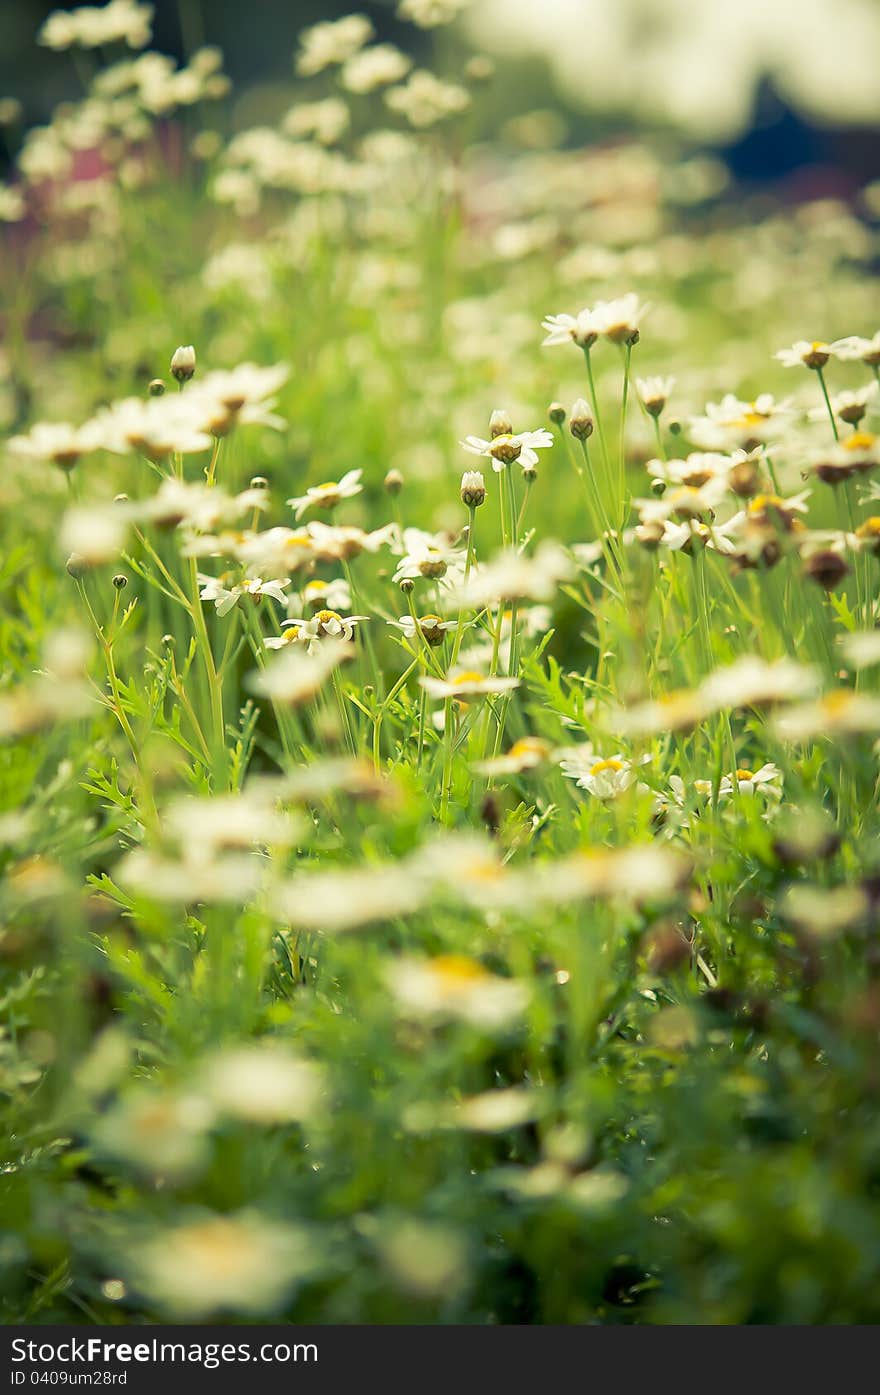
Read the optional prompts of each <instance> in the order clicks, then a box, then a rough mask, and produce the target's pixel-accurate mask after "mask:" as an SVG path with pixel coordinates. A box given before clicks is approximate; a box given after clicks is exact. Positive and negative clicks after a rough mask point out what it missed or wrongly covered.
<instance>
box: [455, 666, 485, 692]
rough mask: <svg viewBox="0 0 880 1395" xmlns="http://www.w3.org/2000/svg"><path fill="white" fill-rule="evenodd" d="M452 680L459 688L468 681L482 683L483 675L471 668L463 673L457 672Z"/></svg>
mask: <svg viewBox="0 0 880 1395" xmlns="http://www.w3.org/2000/svg"><path fill="white" fill-rule="evenodd" d="M452 682H453V684H454V685H455V687H457V688H460V687H463V686H465V685H466V684H468V683H482V682H483V675H482V673H477V672H476V671H475V670H473V669H467V670H466V671H465V672H464V673H459V674H458V675H457V676H456V677H455V678H453V680H452Z"/></svg>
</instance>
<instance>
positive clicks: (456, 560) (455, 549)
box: [392, 528, 465, 585]
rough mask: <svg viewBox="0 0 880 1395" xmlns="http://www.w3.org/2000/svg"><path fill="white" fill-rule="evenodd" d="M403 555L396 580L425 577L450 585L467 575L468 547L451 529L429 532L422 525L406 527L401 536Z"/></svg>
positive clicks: (395, 574) (394, 577) (396, 571)
mask: <svg viewBox="0 0 880 1395" xmlns="http://www.w3.org/2000/svg"><path fill="white" fill-rule="evenodd" d="M401 546H402V548H403V556H402V557H401V559H400V561H399V562H398V564H397V567H396V569H395V572H394V576H393V577H392V580H393V581H394V582H400V581H404V580H406V579H409V580H412V581H415V580H417V579H418V578H419V577H424V578H426V579H428V580H430V581H440V580H443V581H444V583H445V584H446V585H450V584H452V583H454V582H455V581H458V580H460V579H461V578H462V577H463V576H464V565H465V559H464V549H463V548H462V546H461V544H460V543H459V542H456V541H454V540H453V539H452V538H451V537H450V536H449V534H448V533H425V532H423V531H422V530H421V529H420V528H405V529H404V530H403V538H402V540H401Z"/></svg>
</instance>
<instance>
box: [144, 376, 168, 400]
mask: <svg viewBox="0 0 880 1395" xmlns="http://www.w3.org/2000/svg"><path fill="white" fill-rule="evenodd" d="M147 392H148V393H149V394H150V396H151V397H163V396H164V394H165V384H164V383H163V381H162V379H161V378H154V379H153V380H152V382H151V383H150V385H149V387H148V388H147Z"/></svg>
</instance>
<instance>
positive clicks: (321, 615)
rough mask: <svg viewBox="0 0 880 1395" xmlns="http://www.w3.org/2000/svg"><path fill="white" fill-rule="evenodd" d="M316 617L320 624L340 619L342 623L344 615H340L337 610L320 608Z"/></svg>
mask: <svg viewBox="0 0 880 1395" xmlns="http://www.w3.org/2000/svg"><path fill="white" fill-rule="evenodd" d="M315 619H316V620H317V622H318V624H319V625H326V624H327V622H328V620H339V621H340V623H341V621H342V616H341V615H338V614H337V612H336V611H335V610H319V611H318V613H317V615H316V616H315Z"/></svg>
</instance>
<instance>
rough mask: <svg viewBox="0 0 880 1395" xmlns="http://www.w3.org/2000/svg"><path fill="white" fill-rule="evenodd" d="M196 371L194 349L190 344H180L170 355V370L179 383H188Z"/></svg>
mask: <svg viewBox="0 0 880 1395" xmlns="http://www.w3.org/2000/svg"><path fill="white" fill-rule="evenodd" d="M195 371H196V351H195V349H194V348H193V346H192V344H181V345H180V346H179V348H177V349H175V350H174V353H173V354H172V356H171V372H172V374H173V375H174V377H175V378H176V379H177V381H178V382H179V383H188V382H189V380H190V378H191V377H192V375H193V374H194V373H195Z"/></svg>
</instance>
